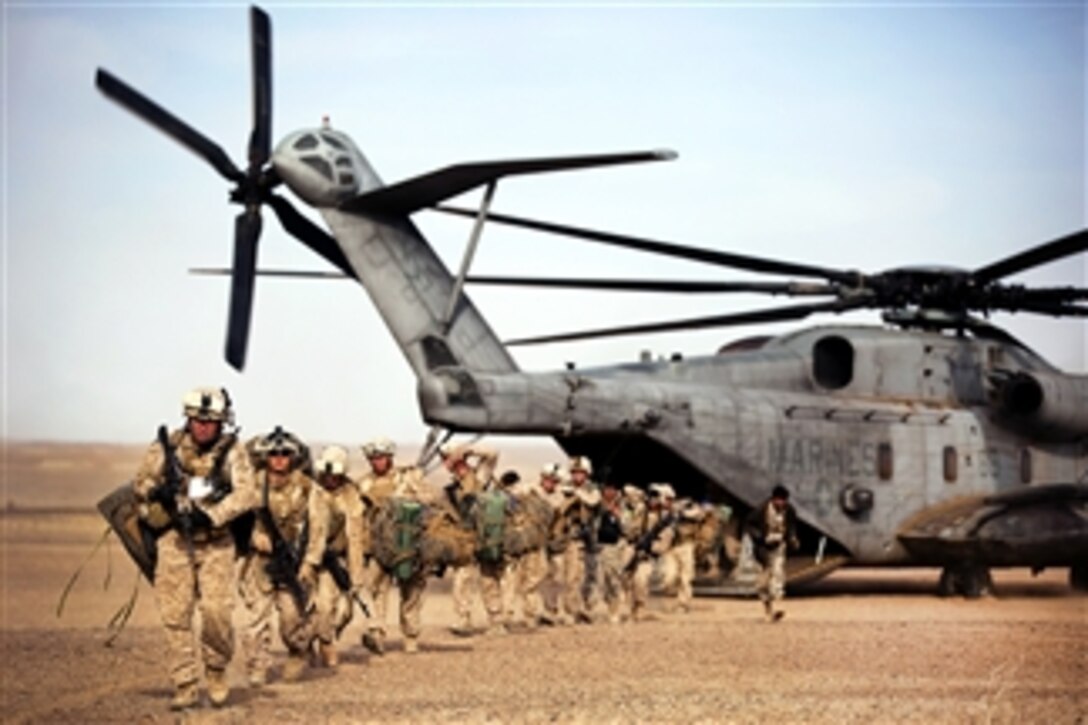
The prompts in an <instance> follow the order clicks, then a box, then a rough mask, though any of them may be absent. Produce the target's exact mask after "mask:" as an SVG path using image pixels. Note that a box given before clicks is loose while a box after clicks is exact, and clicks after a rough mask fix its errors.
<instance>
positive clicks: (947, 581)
mask: <svg viewBox="0 0 1088 725" xmlns="http://www.w3.org/2000/svg"><path fill="white" fill-rule="evenodd" d="M937 591H938V592H939V593H940V595H941V596H942V597H952V596H957V595H958V596H962V597H964V598H966V599H978V598H979V597H984V596H988V595H990V594H993V591H994V580H993V578H992V577H991V576H990V570H989V569H988V568H986V567H984V566H977V565H973V564H961V565H959V566H954V567H945V568H944V569H942V570H941V578H940V581H939V582H938V583H937Z"/></svg>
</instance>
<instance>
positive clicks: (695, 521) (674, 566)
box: [662, 501, 706, 612]
mask: <svg viewBox="0 0 1088 725" xmlns="http://www.w3.org/2000/svg"><path fill="white" fill-rule="evenodd" d="M705 516H706V511H705V510H704V509H703V507H702V506H700V505H699V504H697V503H695V502H694V501H684V502H682V503H679V504H678V505H677V506H676V540H675V542H674V544H673V546H672V548H671V549H670V550H669V553H668V555H667V556H666V557H665V560H664V563H665V567H664V572H663V574H662V577H663V579H664V580H665V586H666V587H667V588H670V589H671V588H672V586H673V584H674V583H675V585H676V606H677V608H678V609H679V610H680V611H681V612H688V611H690V610H691V600H692V584H693V582H694V581H695V543H696V541H695V540H696V537H697V536H698V533H699V527H700V526H701V525H702V522H703V519H704V518H705Z"/></svg>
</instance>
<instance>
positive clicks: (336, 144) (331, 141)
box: [321, 133, 347, 151]
mask: <svg viewBox="0 0 1088 725" xmlns="http://www.w3.org/2000/svg"><path fill="white" fill-rule="evenodd" d="M321 138H323V139H325V143H327V144H328V145H329V146H332V147H333V148H334V149H340V150H341V151H347V148H346V147H345V146H344V144H343V143H341V142H340V140H339V139H337V138H336V137H335V136H330V135H329V134H327V133H323V134H321Z"/></svg>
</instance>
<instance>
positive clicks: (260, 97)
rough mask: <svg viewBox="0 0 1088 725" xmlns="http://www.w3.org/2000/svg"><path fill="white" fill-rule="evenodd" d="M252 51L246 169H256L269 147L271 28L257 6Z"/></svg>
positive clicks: (252, 10)
mask: <svg viewBox="0 0 1088 725" xmlns="http://www.w3.org/2000/svg"><path fill="white" fill-rule="evenodd" d="M249 29H250V38H251V40H250V42H251V44H252V52H253V131H252V133H250V136H249V171H250V175H251V176H253V175H256V172H257V171H258V170H259V169H260V168H261V167H262V166H264V163H265V162H266V161H268V156H269V154H270V153H271V150H272V30H271V21H270V20H269V18H268V14H267V13H265V11H263V10H261V9H260V8H259V7H257V6H253V7H251V8H250V9H249Z"/></svg>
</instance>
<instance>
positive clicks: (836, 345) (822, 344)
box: [812, 336, 854, 390]
mask: <svg viewBox="0 0 1088 725" xmlns="http://www.w3.org/2000/svg"><path fill="white" fill-rule="evenodd" d="M812 374H813V377H815V378H816V382H817V383H818V384H820V385H821V386H823V387H825V388H828V389H829V390H838V389H840V388H845V387H846V386H847V385H849V384H850V381H851V380H853V379H854V346H853V345H851V344H850V341H849V340H846V339H845V338H842V337H838V336H830V337H824V338H821V339H820V340H818V341H817V342H816V344H815V345H813V346H812Z"/></svg>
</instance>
